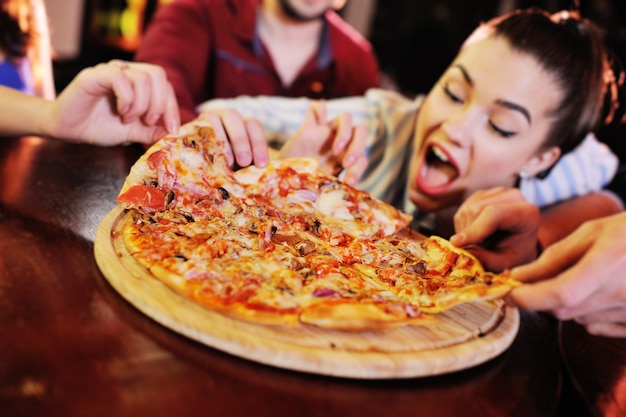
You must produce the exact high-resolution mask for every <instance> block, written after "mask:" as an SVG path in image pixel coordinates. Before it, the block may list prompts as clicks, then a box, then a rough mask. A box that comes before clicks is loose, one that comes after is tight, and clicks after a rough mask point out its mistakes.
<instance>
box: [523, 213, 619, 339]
mask: <svg viewBox="0 0 626 417" xmlns="http://www.w3.org/2000/svg"><path fill="white" fill-rule="evenodd" d="M625 236H626V213H621V214H617V215H613V216H609V217H604V218H601V219H596V220H592V221H589V222H587V223H584V224H583V225H582V226H581V227H579V228H578V229H576V231H574V232H573V233H572V234H570V235H569V236H567V237H566V238H564V239H563V240H561V241H559V242H557V243H554V244H553V245H551V246H549V247H547V248H546V249H545V250H544V252H543V253H542V255H541V256H540V257H539V258H538V259H537V260H536V261H535V262H533V263H531V264H528V265H524V266H520V267H518V268H514V269H513V270H512V271H511V274H512V276H513V278H515V279H517V280H520V281H523V282H526V283H527V284H526V285H522V286H520V287H518V288H515V289H514V290H513V291H512V293H511V295H510V298H511V300H512V301H513V302H514V303H515V304H517V305H518V306H520V307H522V308H525V309H528V310H542V311H549V312H551V313H552V314H554V315H555V316H556V317H557V318H559V319H561V320H569V319H575V320H576V321H578V322H579V323H581V324H583V325H584V326H585V327H586V328H587V330H588V331H589V332H590V333H594V334H601V335H605V336H613V337H626V272H625V271H626V237H625Z"/></svg>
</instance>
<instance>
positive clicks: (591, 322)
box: [575, 306, 626, 337]
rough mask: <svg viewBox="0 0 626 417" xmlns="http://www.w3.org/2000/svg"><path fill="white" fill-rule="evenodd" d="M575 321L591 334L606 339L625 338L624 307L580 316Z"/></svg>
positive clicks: (625, 311)
mask: <svg viewBox="0 0 626 417" xmlns="http://www.w3.org/2000/svg"><path fill="white" fill-rule="evenodd" d="M575 321H576V322H578V323H579V324H582V325H583V326H585V329H587V331H588V332H589V333H591V334H595V335H598V336H608V337H626V307H624V306H617V307H611V308H607V309H604V310H601V311H597V312H593V313H590V314H586V315H581V316H579V317H576V318H575Z"/></svg>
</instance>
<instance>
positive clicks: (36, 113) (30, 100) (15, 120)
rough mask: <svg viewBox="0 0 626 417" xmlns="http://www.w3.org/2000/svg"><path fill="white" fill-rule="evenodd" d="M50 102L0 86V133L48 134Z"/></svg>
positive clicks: (13, 134)
mask: <svg viewBox="0 0 626 417" xmlns="http://www.w3.org/2000/svg"><path fill="white" fill-rule="evenodd" d="M51 109H52V103H51V102H50V101H47V100H44V99H42V98H39V97H35V96H29V95H26V94H24V93H22V92H20V91H17V90H13V89H9V88H5V87H0V134H1V135H3V136H25V135H36V136H48V135H49V134H50V132H49V131H48V127H47V120H48V119H49V114H50V112H51Z"/></svg>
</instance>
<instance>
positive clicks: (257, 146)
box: [202, 109, 269, 167]
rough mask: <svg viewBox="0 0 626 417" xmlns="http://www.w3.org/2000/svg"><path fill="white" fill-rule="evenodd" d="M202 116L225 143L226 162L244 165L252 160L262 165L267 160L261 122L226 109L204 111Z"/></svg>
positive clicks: (265, 142) (266, 148)
mask: <svg viewBox="0 0 626 417" xmlns="http://www.w3.org/2000/svg"><path fill="white" fill-rule="evenodd" d="M202 118H203V119H206V120H209V122H210V123H211V125H212V126H213V130H214V131H215V135H216V136H217V138H218V139H219V140H221V141H222V142H224V143H225V145H226V146H225V151H226V158H227V159H228V163H229V164H230V165H233V164H234V163H237V165H239V166H241V167H245V166H248V165H250V164H251V163H252V162H254V164H255V165H256V166H258V167H264V166H266V165H267V163H268V162H269V149H268V145H267V141H266V140H265V134H264V132H263V128H262V127H261V124H260V123H259V122H258V121H256V120H252V119H248V120H246V119H244V118H243V117H242V116H241V115H240V114H239V112H237V111H236V110H232V109H226V110H222V111H219V112H205V113H203V114H202Z"/></svg>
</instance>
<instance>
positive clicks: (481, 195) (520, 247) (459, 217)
mask: <svg viewBox="0 0 626 417" xmlns="http://www.w3.org/2000/svg"><path fill="white" fill-rule="evenodd" d="M539 220H540V214H539V209H538V208H537V207H536V206H535V205H534V204H530V203H528V202H526V201H525V200H524V197H523V196H522V193H521V192H520V191H519V190H518V189H515V188H509V189H507V188H504V187H496V188H492V189H488V190H480V191H477V192H476V193H474V194H472V195H471V196H470V197H469V198H468V199H467V200H465V202H464V203H463V204H462V205H461V206H460V207H459V210H458V211H457V212H456V214H455V215H454V228H455V230H456V234H455V235H454V236H452V237H451V238H450V242H452V244H454V245H456V246H459V247H465V248H466V249H468V250H469V251H470V252H472V253H473V254H474V255H475V256H476V257H477V258H478V259H480V261H481V262H482V263H483V265H485V267H486V268H487V269H489V270H492V271H502V270H503V269H506V268H510V267H512V266H515V265H520V264H522V263H525V262H530V261H532V260H534V259H535V257H536V256H537V231H538V228H539Z"/></svg>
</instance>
